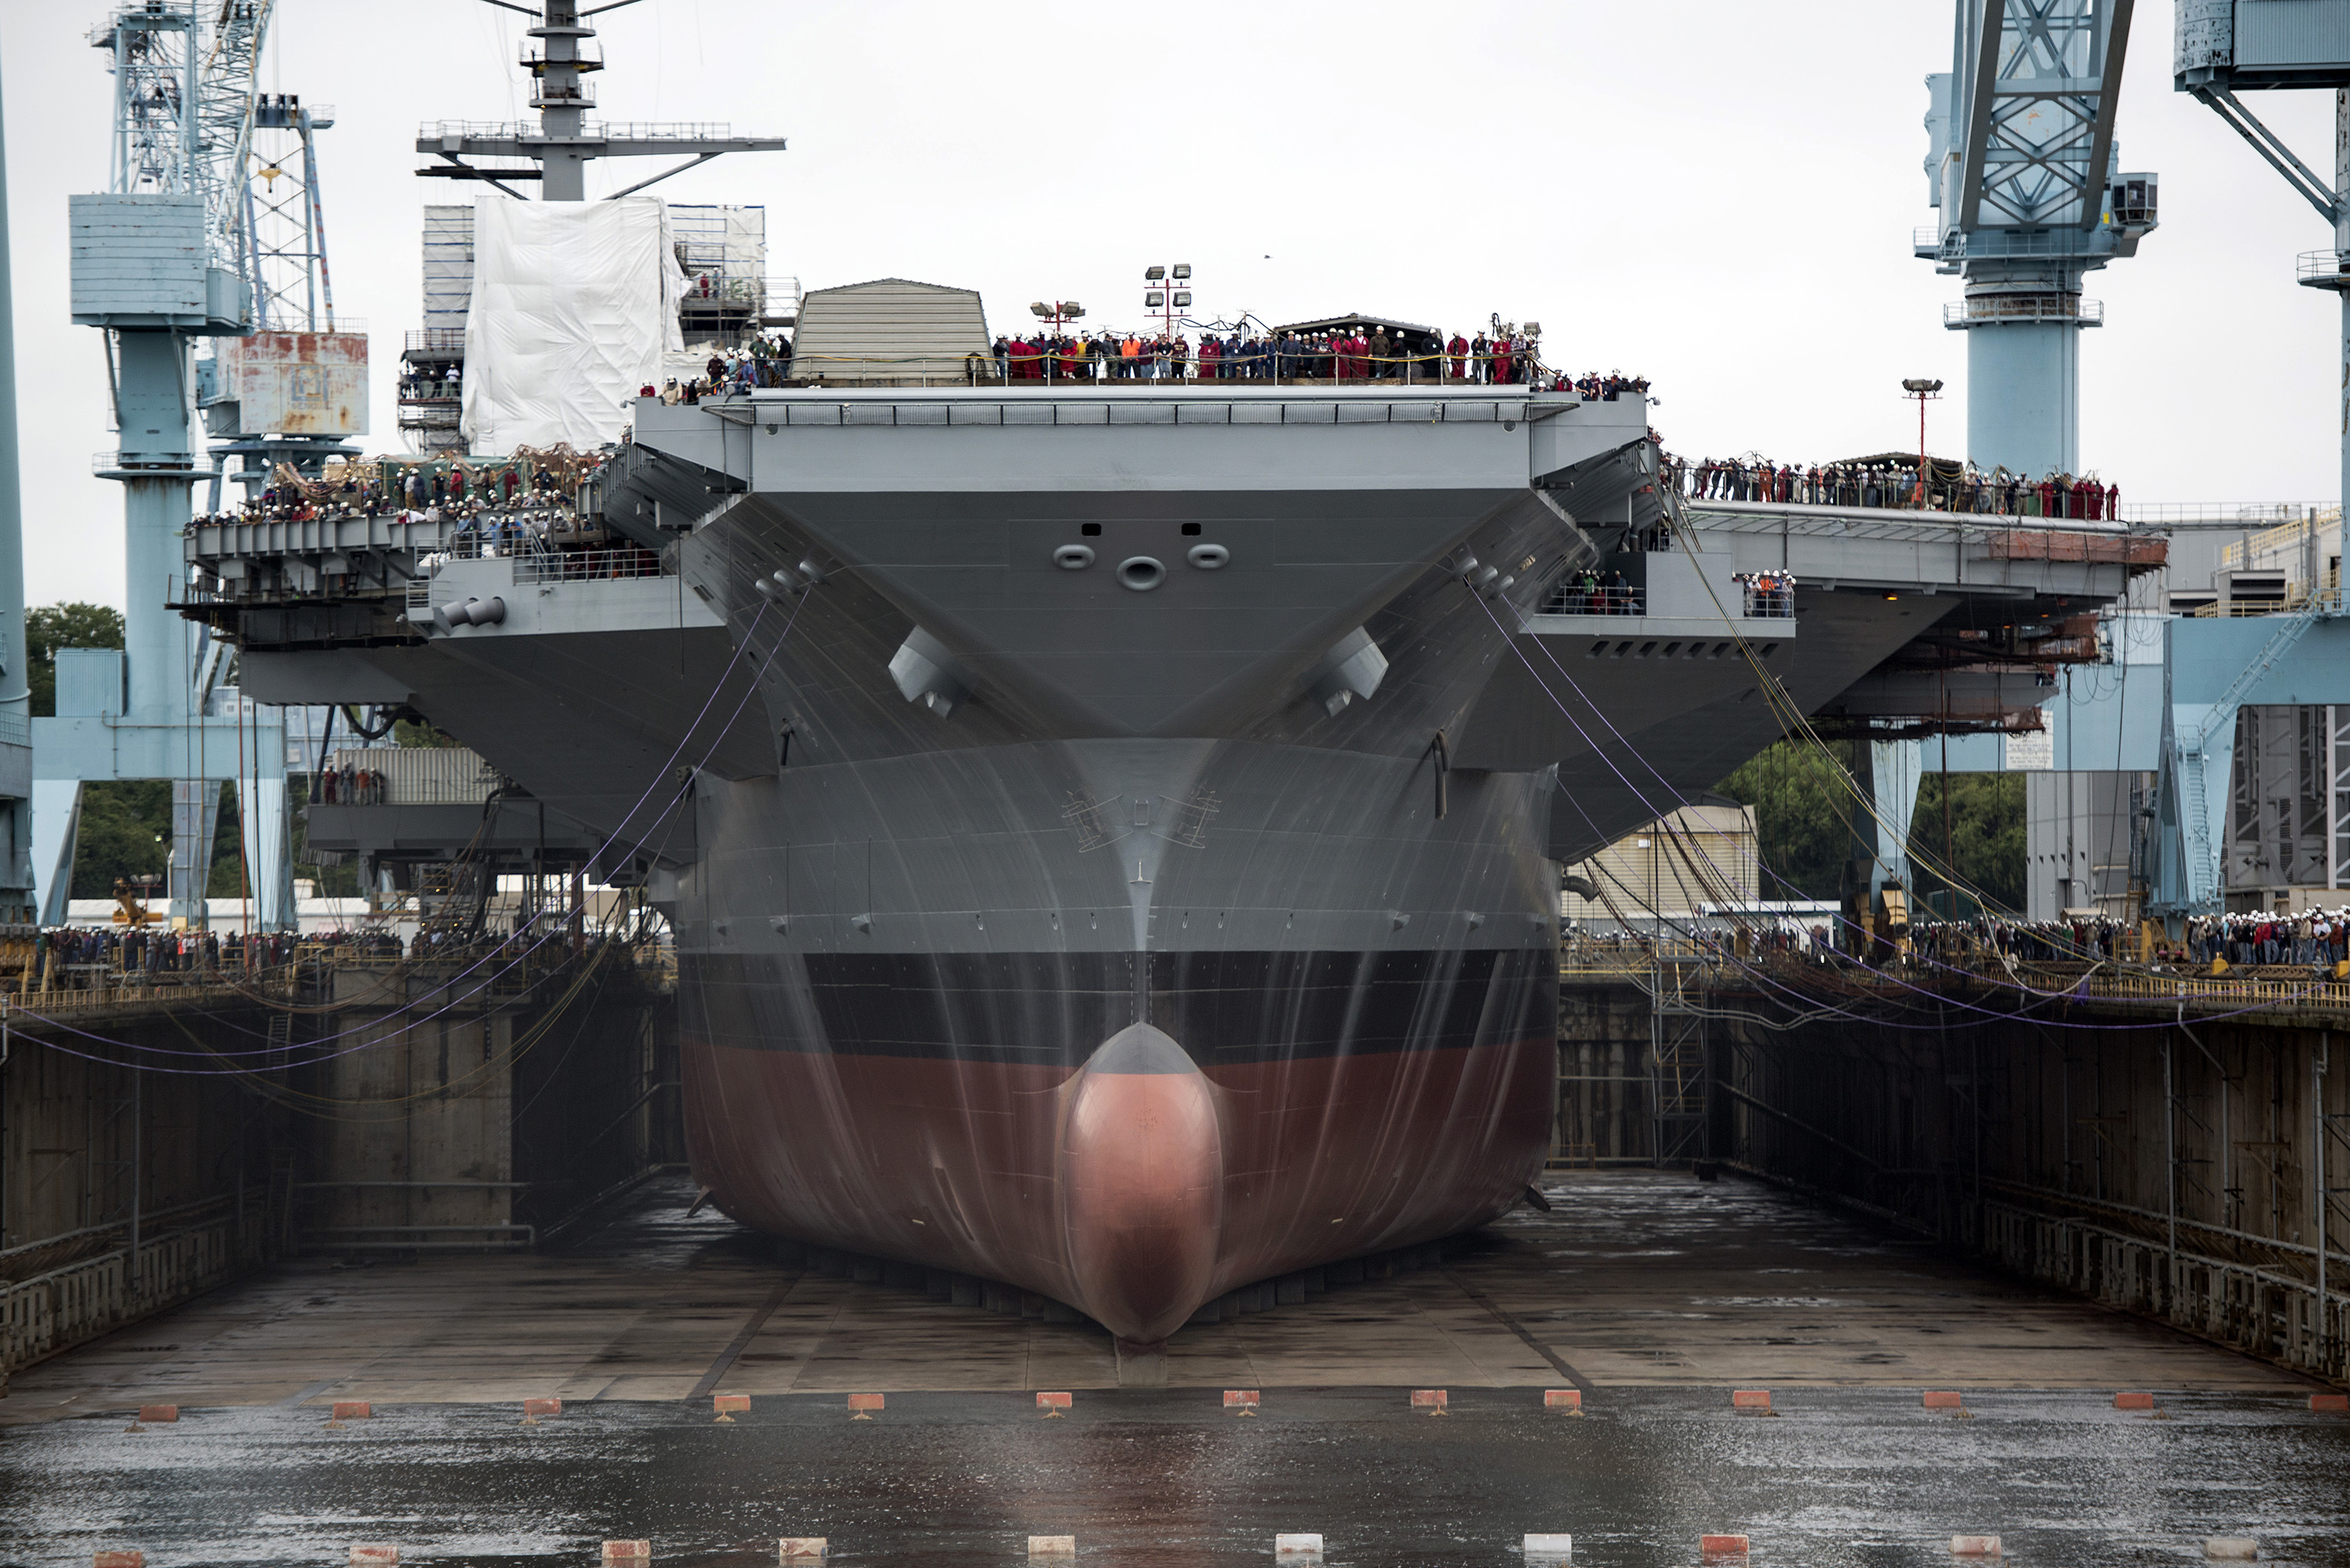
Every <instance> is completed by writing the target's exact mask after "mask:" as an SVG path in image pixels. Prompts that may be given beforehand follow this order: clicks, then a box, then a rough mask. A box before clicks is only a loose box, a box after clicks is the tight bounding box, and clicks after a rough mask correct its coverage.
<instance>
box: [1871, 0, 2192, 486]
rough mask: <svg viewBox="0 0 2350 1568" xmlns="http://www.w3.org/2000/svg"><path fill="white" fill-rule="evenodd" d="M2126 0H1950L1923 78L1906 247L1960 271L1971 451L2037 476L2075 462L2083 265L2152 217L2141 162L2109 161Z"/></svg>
mask: <svg viewBox="0 0 2350 1568" xmlns="http://www.w3.org/2000/svg"><path fill="white" fill-rule="evenodd" d="M2133 7H2134V0H1959V5H1958V16H1957V26H1956V29H1955V35H1956V36H1955V43H1954V47H1953V55H1954V58H1953V60H1952V64H1951V68H1950V73H1949V74H1948V75H1939V76H1931V77H1928V78H1926V85H1927V87H1928V88H1929V91H1930V93H1931V95H1932V107H1931V108H1930V109H1929V111H1928V113H1927V117H1926V129H1927V131H1928V133H1929V137H1930V138H1931V151H1929V154H1928V156H1927V159H1926V174H1927V178H1928V180H1929V182H1931V194H1932V202H1933V204H1934V206H1936V207H1937V208H1939V210H1940V213H1941V216H1940V220H1939V223H1938V224H1937V225H1936V227H1935V229H1934V231H1933V232H1932V234H1931V236H1930V238H1929V236H1928V235H1927V234H1924V233H1921V234H1918V237H1917V242H1916V246H1915V249H1916V254H1918V255H1919V256H1922V257H1926V258H1928V259H1930V260H1931V261H1933V262H1934V263H1935V264H1936V270H1937V271H1939V272H1943V273H1947V274H1951V275H1960V276H1963V277H1964V278H1965V279H1966V296H1965V298H1963V299H1961V300H1959V301H1956V302H1954V303H1952V304H1951V305H1950V306H1946V307H1945V308H1944V310H1943V313H1942V320H1943V325H1944V326H1946V327H1950V329H1951V330H1953V331H1960V332H1964V333H1966V334H1967V455H1968V457H1969V458H1970V459H1971V460H1972V461H1973V462H1975V463H1976V464H1977V465H1978V466H1980V467H1982V468H1986V469H1989V468H1993V467H2002V468H2005V469H2007V470H2008V471H2009V472H2012V473H2019V474H2023V475H2027V476H2031V477H2034V478H2036V477H2038V476H2040V475H2042V474H2045V473H2049V472H2064V473H2076V472H2080V466H2081V451H2080V448H2081V333H2082V332H2083V331H2084V330H2085V329H2086V328H2088V327H2097V326H2101V325H2103V324H2104V319H2105V313H2104V307H2103V306H2101V305H2100V304H2099V303H2098V302H2097V301H2095V300H2085V299H2083V298H2082V297H2081V282H2082V278H2083V277H2084V275H2086V274H2088V273H2090V272H2093V271H2095V269H2097V268H2098V267H2102V266H2104V265H2106V263H2107V262H2109V261H2111V260H2112V259H2113V258H2114V257H2116V256H2126V255H2134V254H2137V242H2138V241H2139V240H2140V239H2141V238H2143V237H2144V236H2145V235H2146V234H2147V232H2148V231H2150V230H2152V229H2153V228H2154V226H2155V205H2156V202H2155V197H2156V182H2155V177H2154V176H2153V175H2151V174H2128V175H2123V174H2119V173H2116V163H2117V160H2116V150H2115V144H2114V111H2115V109H2116V104H2117V102H2118V100H2119V99H2120V94H2121V80H2122V62H2123V58H2124V56H2125V54H2126V51H2127V48H2128V45H2129V29H2130V16H2131V12H2132V9H2133Z"/></svg>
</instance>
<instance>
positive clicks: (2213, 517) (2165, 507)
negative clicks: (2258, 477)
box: [2121, 501, 2341, 565]
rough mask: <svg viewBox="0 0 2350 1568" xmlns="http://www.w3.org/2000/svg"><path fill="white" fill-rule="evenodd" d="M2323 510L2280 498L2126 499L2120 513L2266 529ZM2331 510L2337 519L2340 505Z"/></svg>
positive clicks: (2129, 519) (2129, 518)
mask: <svg viewBox="0 0 2350 1568" xmlns="http://www.w3.org/2000/svg"><path fill="white" fill-rule="evenodd" d="M2325 510H2327V509H2325V508H2313V507H2310V506H2307V505H2303V504H2298V503H2293V502H2283V501H2125V502H2123V503H2122V506H2121V516H2122V521H2123V522H2125V523H2141V524H2176V523H2203V524H2220V525H2224V526H2228V527H2242V528H2258V529H2262V530H2266V529H2270V528H2273V527H2293V526H2298V525H2299V524H2300V521H2301V520H2302V519H2303V518H2305V517H2307V516H2308V515H2309V514H2310V513H2311V512H2312V511H2318V512H2321V513H2323V512H2324V511H2325ZM2332 511H2333V514H2334V518H2335V519H2336V521H2339V520H2340V516H2341V511H2340V508H2338V507H2336V508H2333V509H2332ZM2231 548H2232V546H2231ZM2235 564H2237V565H2241V562H2237V563H2235Z"/></svg>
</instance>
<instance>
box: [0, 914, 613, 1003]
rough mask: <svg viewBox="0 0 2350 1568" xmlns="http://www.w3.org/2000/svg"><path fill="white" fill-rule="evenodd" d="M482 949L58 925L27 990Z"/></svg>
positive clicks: (494, 947) (383, 939)
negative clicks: (291, 964)
mask: <svg viewBox="0 0 2350 1568" xmlns="http://www.w3.org/2000/svg"><path fill="white" fill-rule="evenodd" d="M588 940H589V941H590V942H591V943H592V942H594V941H597V940H601V938H600V936H599V935H597V934H594V933H591V934H590V935H589V937H588ZM481 946H483V944H481V943H478V942H473V941H470V940H461V939H460V938H459V937H458V936H456V935H453V934H452V933H450V932H446V931H423V932H420V933H418V934H417V935H416V937H415V938H414V939H413V940H411V941H410V942H409V943H407V944H402V942H401V941H400V936H399V934H398V933H397V932H395V931H392V930H389V929H384V928H381V927H352V928H343V929H335V930H328V931H307V932H302V933H300V934H298V935H297V934H296V933H295V932H292V931H245V930H242V929H231V930H224V931H215V930H169V929H162V928H161V927H156V926H95V927H92V926H55V927H50V928H48V929H44V930H42V931H41V932H40V933H39V935H38V936H36V938H35V939H34V943H33V968H32V972H31V974H30V976H28V977H27V978H26V981H25V983H26V988H27V989H40V988H42V987H43V986H44V984H45V983H46V986H47V989H49V990H53V991H88V990H92V989H95V988H97V987H99V986H100V985H120V984H123V983H126V981H129V980H130V979H132V978H143V977H148V976H154V975H167V974H168V975H186V976H190V977H192V978H195V979H199V980H200V979H202V978H203V977H204V976H205V975H207V974H218V973H222V972H225V971H246V970H253V969H272V968H278V967H282V966H284V965H286V964H289V963H292V962H294V961H296V960H297V959H299V960H303V961H309V960H312V959H321V960H339V961H348V962H361V961H375V962H383V961H390V962H395V963H396V962H400V961H402V960H408V959H413V960H415V961H423V960H425V959H427V958H444V959H445V958H447V957H450V956H451V955H452V954H453V953H454V952H455V951H456V950H459V949H461V948H462V949H463V950H465V951H467V952H468V953H469V954H471V953H473V952H474V950H475V949H476V948H479V947H481ZM487 946H488V950H489V952H490V955H491V956H495V955H496V954H498V953H500V952H504V951H508V950H510V951H511V952H512V954H513V955H515V956H520V955H521V954H522V953H524V952H525V950H530V949H534V948H542V947H545V946H546V940H545V937H544V933H538V934H536V935H531V936H525V937H520V938H516V937H501V938H493V939H491V940H490V942H489V943H488V944H487ZM566 950H568V949H567V948H566ZM477 956H478V955H477ZM44 977H46V982H45V980H44Z"/></svg>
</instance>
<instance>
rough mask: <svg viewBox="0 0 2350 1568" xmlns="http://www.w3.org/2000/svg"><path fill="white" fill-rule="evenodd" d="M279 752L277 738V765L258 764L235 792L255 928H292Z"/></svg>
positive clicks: (291, 887)
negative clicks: (256, 770) (253, 774)
mask: <svg viewBox="0 0 2350 1568" xmlns="http://www.w3.org/2000/svg"><path fill="white" fill-rule="evenodd" d="M275 733H280V734H282V733H283V732H275ZM284 755H285V753H284V750H283V747H282V742H281V747H280V750H279V752H278V753H277V757H276V759H274V760H275V761H276V764H277V765H276V766H273V767H269V768H265V769H263V770H262V771H261V772H260V774H259V776H257V777H247V778H246V779H245V781H244V787H243V788H241V789H240V790H239V791H238V792H237V820H238V823H239V825H240V826H242V827H243V828H244V868H245V875H246V876H247V877H250V878H251V879H252V883H253V924H254V929H255V930H263V931H276V930H291V929H294V866H293V862H292V860H291V858H290V857H289V850H290V843H289V841H288V839H287V837H286V826H287V824H286V771H285V767H284V763H283V758H284Z"/></svg>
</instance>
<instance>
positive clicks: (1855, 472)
mask: <svg viewBox="0 0 2350 1568" xmlns="http://www.w3.org/2000/svg"><path fill="white" fill-rule="evenodd" d="M1665 462H1666V464H1667V469H1668V472H1669V473H1670V474H1671V476H1672V483H1673V488H1674V489H1675V490H1676V491H1678V492H1679V493H1680V494H1682V495H1684V496H1687V497H1689V498H1690V500H1693V501H1770V502H1792V503H1794V504H1800V505H1806V506H1877V507H1886V508H1896V509H1904V510H1919V509H1923V510H1926V511H1930V512H1962V513H1979V514H1989V515H1993V516H2007V517H2063V518H2067V519H2071V520H2074V521H2079V522H2087V523H2103V522H2112V521H2115V520H2116V519H2117V518H2118V517H2119V516H2120V505H2121V487H2120V486H2119V485H2115V484H2101V483H2098V482H2097V480H2096V479H2095V477H2093V476H2075V475H2073V474H2069V473H2050V474H2046V475H2044V476H2043V477H2042V478H2040V479H2038V480H2033V479H2029V478H2026V477H2025V476H2023V475H2022V474H2017V473H2011V472H2008V471H2007V470H2006V469H2004V468H1997V469H1993V470H1991V472H1987V473H1986V472H1983V471H1981V470H1980V469H1978V468H1976V467H1975V466H1974V465H1973V464H1972V463H1964V464H1958V463H1945V462H1929V463H1928V465H1927V469H1928V472H1927V475H1926V483H1925V487H1924V490H1923V492H1922V493H1920V490H1919V487H1918V460H1917V459H1916V458H1914V457H1898V456H1886V457H1876V458H1866V459H1862V460H1859V461H1856V462H1830V463H1813V464H1808V465H1806V464H1802V463H1774V462H1771V461H1770V460H1769V459H1767V458H1759V457H1757V458H1711V457H1709V458H1705V459H1703V460H1701V461H1700V462H1690V461H1689V460H1688V459H1687V458H1680V457H1668V458H1667V459H1666V460H1665Z"/></svg>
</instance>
